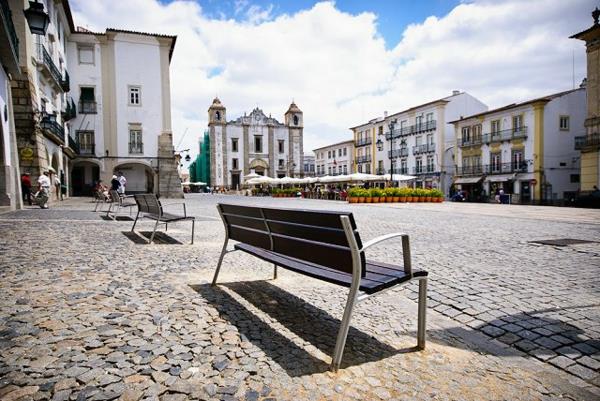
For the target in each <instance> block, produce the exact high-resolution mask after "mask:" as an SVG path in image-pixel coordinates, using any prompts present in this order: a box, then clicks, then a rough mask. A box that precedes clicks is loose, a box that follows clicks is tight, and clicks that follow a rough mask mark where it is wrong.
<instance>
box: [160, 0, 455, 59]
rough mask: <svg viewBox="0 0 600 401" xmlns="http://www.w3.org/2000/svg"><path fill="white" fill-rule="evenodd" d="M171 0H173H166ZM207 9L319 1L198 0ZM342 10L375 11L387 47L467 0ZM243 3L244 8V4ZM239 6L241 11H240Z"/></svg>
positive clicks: (367, 4)
mask: <svg viewBox="0 0 600 401" xmlns="http://www.w3.org/2000/svg"><path fill="white" fill-rule="evenodd" d="M163 2H165V3H168V2H170V1H163ZM196 2H197V3H198V4H200V5H201V7H202V9H203V12H204V13H206V15H207V16H210V17H212V18H217V19H218V18H225V19H235V20H236V21H243V20H244V19H245V18H246V14H245V13H244V11H246V10H247V9H248V7H250V6H252V5H255V6H258V7H260V8H261V9H262V10H267V9H269V8H270V7H272V9H271V16H272V17H275V18H276V17H277V16H279V15H282V14H288V15H290V14H294V13H296V12H298V11H302V10H307V9H310V8H312V6H313V5H315V4H316V3H318V1H314V0H313V1H311V0H280V1H272V0H248V1H247V2H246V1H244V0H196ZM334 3H335V5H336V8H337V9H338V10H340V11H342V12H346V13H350V14H359V13H362V12H371V13H373V14H375V15H376V16H377V29H378V33H379V34H380V35H381V36H383V38H384V40H385V43H386V47H387V48H392V47H394V46H395V45H396V44H397V43H398V42H399V41H400V39H401V37H402V33H403V31H404V29H405V28H406V26H407V25H409V24H411V23H420V22H422V21H423V20H425V19H426V18H427V17H429V16H432V15H433V16H436V17H443V16H444V15H446V14H448V13H449V12H450V11H451V10H452V9H453V8H454V7H456V6H457V5H458V4H460V3H464V1H462V2H461V1H458V0H429V1H423V0H370V1H367V0H338V1H335V2H334ZM242 6H244V7H243V9H242V10H240V7H242ZM236 10H238V12H237V13H236Z"/></svg>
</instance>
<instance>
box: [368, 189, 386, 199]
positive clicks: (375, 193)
mask: <svg viewBox="0 0 600 401" xmlns="http://www.w3.org/2000/svg"><path fill="white" fill-rule="evenodd" d="M369 192H370V193H371V199H372V200H371V202H373V203H379V202H380V198H381V196H382V195H383V192H382V191H381V189H379V188H371V189H370V190H369Z"/></svg>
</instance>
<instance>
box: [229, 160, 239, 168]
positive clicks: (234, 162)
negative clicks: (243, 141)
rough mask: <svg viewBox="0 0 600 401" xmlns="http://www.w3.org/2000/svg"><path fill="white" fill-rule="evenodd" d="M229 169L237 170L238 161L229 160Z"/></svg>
mask: <svg viewBox="0 0 600 401" xmlns="http://www.w3.org/2000/svg"><path fill="white" fill-rule="evenodd" d="M231 168H232V169H233V170H237V169H238V168H239V167H238V159H231Z"/></svg>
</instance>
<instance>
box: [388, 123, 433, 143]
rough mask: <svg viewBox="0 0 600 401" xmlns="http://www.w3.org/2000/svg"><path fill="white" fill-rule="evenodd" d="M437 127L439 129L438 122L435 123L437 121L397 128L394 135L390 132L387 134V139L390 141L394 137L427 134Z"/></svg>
mask: <svg viewBox="0 0 600 401" xmlns="http://www.w3.org/2000/svg"><path fill="white" fill-rule="evenodd" d="M436 127H437V121H435V120H431V121H425V122H424V123H420V124H415V125H409V126H408V127H403V128H397V129H395V130H394V131H393V135H391V136H390V133H389V132H388V133H387V134H385V138H386V139H388V140H389V139H391V138H392V137H393V138H398V137H401V136H406V135H411V134H418V133H421V132H425V131H431V130H435V129H436Z"/></svg>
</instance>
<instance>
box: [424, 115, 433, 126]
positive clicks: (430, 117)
mask: <svg viewBox="0 0 600 401" xmlns="http://www.w3.org/2000/svg"><path fill="white" fill-rule="evenodd" d="M432 121H433V113H427V114H426V115H425V122H426V123H428V125H429V123H431V122H432Z"/></svg>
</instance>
